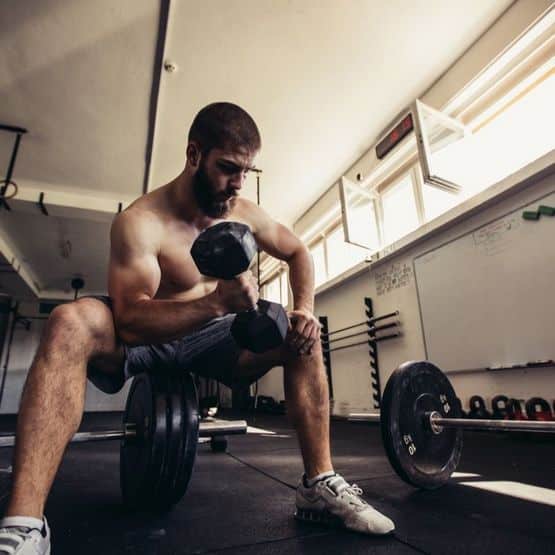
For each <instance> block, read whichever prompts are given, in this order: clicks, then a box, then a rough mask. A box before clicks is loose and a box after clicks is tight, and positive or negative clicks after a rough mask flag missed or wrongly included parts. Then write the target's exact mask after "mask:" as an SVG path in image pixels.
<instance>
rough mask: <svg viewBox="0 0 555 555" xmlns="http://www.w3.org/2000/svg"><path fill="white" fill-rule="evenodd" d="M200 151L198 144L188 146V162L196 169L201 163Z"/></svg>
mask: <svg viewBox="0 0 555 555" xmlns="http://www.w3.org/2000/svg"><path fill="white" fill-rule="evenodd" d="M200 156H201V154H200V149H199V147H198V145H197V144H196V143H189V144H188V145H187V161H188V162H189V164H191V166H193V167H194V168H196V167H197V166H198V165H199V163H200Z"/></svg>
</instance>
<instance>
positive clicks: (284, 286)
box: [280, 272, 289, 306]
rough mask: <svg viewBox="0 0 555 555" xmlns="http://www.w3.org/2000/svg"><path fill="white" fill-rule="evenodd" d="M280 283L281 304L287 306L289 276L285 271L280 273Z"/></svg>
mask: <svg viewBox="0 0 555 555" xmlns="http://www.w3.org/2000/svg"><path fill="white" fill-rule="evenodd" d="M280 284H281V304H282V305H283V306H287V305H288V304H289V278H288V274H287V272H281V274H280Z"/></svg>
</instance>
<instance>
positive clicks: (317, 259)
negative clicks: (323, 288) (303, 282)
mask: <svg viewBox="0 0 555 555" xmlns="http://www.w3.org/2000/svg"><path fill="white" fill-rule="evenodd" d="M310 254H311V255H312V260H313V261H314V284H315V286H316V287H318V286H319V285H322V283H324V282H325V281H326V256H325V253H324V241H318V243H316V245H314V246H313V247H312V248H311V249H310Z"/></svg>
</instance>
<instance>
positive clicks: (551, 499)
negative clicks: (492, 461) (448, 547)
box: [459, 480, 555, 507]
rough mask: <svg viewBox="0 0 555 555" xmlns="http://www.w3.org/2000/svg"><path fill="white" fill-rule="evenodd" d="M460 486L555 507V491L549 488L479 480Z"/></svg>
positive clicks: (520, 483) (461, 483) (462, 483)
mask: <svg viewBox="0 0 555 555" xmlns="http://www.w3.org/2000/svg"><path fill="white" fill-rule="evenodd" d="M459 484H460V485H461V486H470V487H471V488H477V489H482V490H486V491H491V492H493V493H500V494H502V495H509V496H511V497H517V498H518V499H524V500H525V501H532V502H534V503H542V504H543V505H551V506H552V507H555V490H552V489H549V488H542V487H539V486H532V485H530V484H523V483H522V482H509V481H493V482H482V481H479V480H477V481H475V482H474V481H473V482H459Z"/></svg>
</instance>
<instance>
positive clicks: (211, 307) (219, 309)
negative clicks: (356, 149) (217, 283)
mask: <svg viewBox="0 0 555 555" xmlns="http://www.w3.org/2000/svg"><path fill="white" fill-rule="evenodd" d="M204 300H205V301H206V308H207V310H208V312H209V314H210V315H211V316H212V317H213V318H220V317H221V316H225V315H226V314H227V313H228V311H227V310H226V309H225V307H224V306H223V305H222V303H221V302H220V299H219V296H218V294H217V293H216V291H213V292H212V293H210V294H209V295H206V297H205V298H204Z"/></svg>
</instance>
